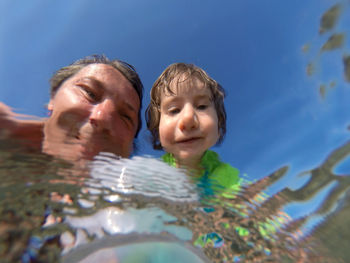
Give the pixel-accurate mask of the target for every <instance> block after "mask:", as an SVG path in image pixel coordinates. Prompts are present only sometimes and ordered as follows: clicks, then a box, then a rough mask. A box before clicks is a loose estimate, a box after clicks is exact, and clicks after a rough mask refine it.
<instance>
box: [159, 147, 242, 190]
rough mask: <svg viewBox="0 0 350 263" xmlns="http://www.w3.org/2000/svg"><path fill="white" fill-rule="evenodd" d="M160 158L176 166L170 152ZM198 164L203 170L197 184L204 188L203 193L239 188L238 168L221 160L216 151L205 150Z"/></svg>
mask: <svg viewBox="0 0 350 263" xmlns="http://www.w3.org/2000/svg"><path fill="white" fill-rule="evenodd" d="M162 159H163V161H164V162H165V163H167V164H169V165H170V166H173V167H176V162H175V158H174V156H173V155H172V154H171V153H166V154H164V155H163V156H162ZM200 164H201V167H202V168H203V171H202V172H201V174H200V175H199V177H198V185H199V186H201V188H202V189H204V190H205V195H213V194H214V193H215V192H216V191H220V192H221V193H225V192H226V193H230V192H232V191H237V190H238V189H239V185H240V177H239V170H238V169H236V168H234V167H232V166H231V165H229V164H227V163H224V162H221V161H220V158H219V155H218V154H217V153H216V152H214V151H211V150H207V151H206V152H205V153H204V155H203V157H202V159H201V163H200Z"/></svg>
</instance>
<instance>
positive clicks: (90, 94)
mask: <svg viewBox="0 0 350 263" xmlns="http://www.w3.org/2000/svg"><path fill="white" fill-rule="evenodd" d="M80 88H81V89H82V90H83V91H84V93H85V94H86V95H87V96H88V97H89V99H91V100H93V101H97V100H98V95H97V94H96V93H95V92H94V91H93V90H91V89H90V88H88V87H86V86H80Z"/></svg>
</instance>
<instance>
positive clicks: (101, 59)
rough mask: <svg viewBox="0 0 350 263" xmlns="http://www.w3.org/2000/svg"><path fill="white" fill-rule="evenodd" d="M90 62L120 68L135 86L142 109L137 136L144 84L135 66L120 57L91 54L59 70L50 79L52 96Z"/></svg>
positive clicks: (140, 123)
mask: <svg viewBox="0 0 350 263" xmlns="http://www.w3.org/2000/svg"><path fill="white" fill-rule="evenodd" d="M90 64H106V65H110V66H112V67H113V68H115V69H116V70H118V71H119V72H120V73H122V74H123V76H124V77H125V78H126V79H127V80H128V81H129V82H130V83H131V85H132V86H133V87H134V89H135V91H136V92H137V95H138V97H139V100H140V109H139V112H138V126H137V131H136V134H135V138H136V137H137V135H138V133H139V131H140V130H141V127H142V120H141V108H142V98H143V84H142V82H141V79H140V77H139V75H138V74H137V72H136V70H135V68H134V67H133V66H132V65H130V64H128V63H126V62H124V61H121V60H118V59H114V60H109V59H108V58H107V57H106V56H105V55H91V56H87V57H84V58H82V59H79V60H77V61H75V62H74V63H72V64H71V65H69V66H66V67H63V68H61V69H59V70H57V71H56V72H55V74H54V75H53V76H52V78H51V80H50V84H51V89H50V96H51V98H53V97H54V96H55V94H56V92H57V90H58V89H59V87H60V86H61V85H62V84H63V82H65V81H66V80H67V79H69V78H71V77H72V76H74V75H75V74H77V73H78V72H79V71H80V70H81V69H82V68H84V67H86V66H88V65H90Z"/></svg>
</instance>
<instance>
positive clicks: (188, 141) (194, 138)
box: [178, 137, 201, 143]
mask: <svg viewBox="0 0 350 263" xmlns="http://www.w3.org/2000/svg"><path fill="white" fill-rule="evenodd" d="M199 139H201V138H200V137H193V138H188V139H183V140H179V141H178V143H191V142H195V141H198V140H199Z"/></svg>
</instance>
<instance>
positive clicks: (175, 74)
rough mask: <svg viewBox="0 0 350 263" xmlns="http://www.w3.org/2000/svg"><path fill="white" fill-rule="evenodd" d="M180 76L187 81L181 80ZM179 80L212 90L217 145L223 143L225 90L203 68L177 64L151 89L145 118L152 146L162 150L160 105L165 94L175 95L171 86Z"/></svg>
mask: <svg viewBox="0 0 350 263" xmlns="http://www.w3.org/2000/svg"><path fill="white" fill-rule="evenodd" d="M180 76H184V77H185V79H181V80H180ZM176 78H177V86H178V85H179V83H183V82H186V81H188V80H193V79H194V78H196V79H198V80H200V81H201V82H203V83H204V85H205V87H206V88H208V89H210V92H211V95H212V100H213V102H214V106H215V110H216V114H217V116H218V129H219V134H220V137H219V140H218V142H217V144H220V143H222V141H223V140H224V137H225V134H226V110H225V105H224V98H225V90H224V89H223V88H222V87H221V85H220V84H219V83H217V82H216V81H215V80H214V79H212V78H211V77H209V75H208V74H207V73H206V72H205V71H204V70H203V69H201V68H199V67H197V66H195V65H193V64H186V63H175V64H171V65H170V66H168V67H167V68H166V69H165V70H164V71H163V73H162V74H161V75H160V76H159V77H158V79H157V80H156V81H155V82H154V84H153V86H152V89H151V102H150V104H149V105H148V107H147V109H146V112H145V118H146V124H147V128H148V130H149V131H150V132H151V137H152V145H153V148H154V149H156V150H161V149H162V145H161V144H160V140H159V121H160V104H161V95H162V94H163V93H169V94H173V93H174V92H173V91H172V90H171V89H170V84H171V83H172V82H173V81H174V80H175V79H176Z"/></svg>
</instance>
